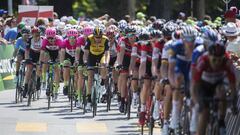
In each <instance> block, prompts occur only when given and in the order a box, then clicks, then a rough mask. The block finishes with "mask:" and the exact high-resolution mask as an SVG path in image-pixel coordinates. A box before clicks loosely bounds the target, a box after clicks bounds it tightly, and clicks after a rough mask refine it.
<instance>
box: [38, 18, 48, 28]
mask: <svg viewBox="0 0 240 135" xmlns="http://www.w3.org/2000/svg"><path fill="white" fill-rule="evenodd" d="M42 25H43V26H45V25H46V24H45V21H44V19H43V18H38V20H37V22H36V26H37V27H38V26H42Z"/></svg>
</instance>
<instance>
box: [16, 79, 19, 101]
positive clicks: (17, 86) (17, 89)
mask: <svg viewBox="0 0 240 135" xmlns="http://www.w3.org/2000/svg"><path fill="white" fill-rule="evenodd" d="M18 102H19V78H18V79H17V84H16V91H15V103H18Z"/></svg>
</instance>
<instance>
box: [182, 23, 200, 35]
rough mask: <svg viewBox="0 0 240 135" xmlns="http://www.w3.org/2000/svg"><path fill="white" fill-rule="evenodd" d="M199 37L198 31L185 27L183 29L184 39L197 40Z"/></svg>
mask: <svg viewBox="0 0 240 135" xmlns="http://www.w3.org/2000/svg"><path fill="white" fill-rule="evenodd" d="M196 35H197V30H196V29H195V28H194V27H192V26H189V25H188V26H185V27H183V28H182V37H183V38H190V37H191V38H195V37H196Z"/></svg>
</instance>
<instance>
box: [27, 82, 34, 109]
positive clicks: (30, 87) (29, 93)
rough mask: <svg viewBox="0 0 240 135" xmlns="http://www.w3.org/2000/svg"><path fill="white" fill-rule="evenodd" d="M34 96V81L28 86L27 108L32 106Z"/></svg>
mask: <svg viewBox="0 0 240 135" xmlns="http://www.w3.org/2000/svg"><path fill="white" fill-rule="evenodd" d="M32 95H33V81H30V84H29V86H28V102H27V106H30V105H31V100H32Z"/></svg>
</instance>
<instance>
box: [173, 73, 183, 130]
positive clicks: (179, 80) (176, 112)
mask: <svg viewBox="0 0 240 135" xmlns="http://www.w3.org/2000/svg"><path fill="white" fill-rule="evenodd" d="M175 77H176V78H175V85H176V88H175V90H174V91H173V101H172V120H171V128H173V129H176V128H178V124H179V120H180V112H181V106H182V95H181V85H182V84H183V82H184V81H183V80H184V76H183V75H182V74H180V73H179V74H176V76H175Z"/></svg>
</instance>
